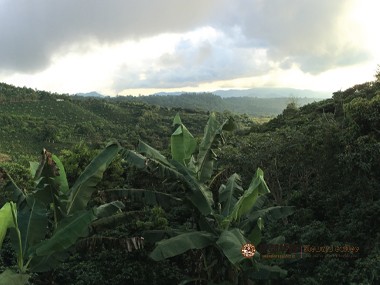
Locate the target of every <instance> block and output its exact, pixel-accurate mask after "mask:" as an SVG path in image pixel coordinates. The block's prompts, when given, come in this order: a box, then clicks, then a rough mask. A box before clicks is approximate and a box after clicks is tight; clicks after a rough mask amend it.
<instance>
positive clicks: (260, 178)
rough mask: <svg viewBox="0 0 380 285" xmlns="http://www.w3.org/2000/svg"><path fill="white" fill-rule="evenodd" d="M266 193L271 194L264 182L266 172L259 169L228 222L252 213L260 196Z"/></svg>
mask: <svg viewBox="0 0 380 285" xmlns="http://www.w3.org/2000/svg"><path fill="white" fill-rule="evenodd" d="M266 193H269V189H268V186H267V184H266V183H265V180H264V172H263V171H262V170H261V169H260V168H258V169H257V171H256V174H255V176H254V178H253V179H252V181H251V184H250V185H249V187H248V189H247V190H246V191H245V192H244V194H243V196H241V197H240V198H239V200H238V201H237V202H236V204H235V205H234V208H233V210H232V212H231V214H230V215H229V216H228V217H227V220H229V221H234V220H237V219H240V217H241V216H242V215H244V214H247V213H248V212H250V211H251V209H252V208H253V206H254V205H255V203H256V200H257V198H258V197H259V195H262V194H266Z"/></svg>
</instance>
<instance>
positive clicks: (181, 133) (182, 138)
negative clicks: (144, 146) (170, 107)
mask: <svg viewBox="0 0 380 285" xmlns="http://www.w3.org/2000/svg"><path fill="white" fill-rule="evenodd" d="M173 125H177V128H176V130H175V131H174V132H173V134H172V135H171V138H170V147H171V154H172V159H173V160H176V161H178V162H180V163H182V164H184V165H185V164H186V163H187V162H188V161H189V160H190V158H191V155H192V154H193V153H194V151H195V149H196V147H197V142H196V140H195V138H194V137H193V135H192V134H191V133H190V132H189V130H188V129H187V128H186V127H185V126H184V125H183V124H182V122H181V119H180V117H179V114H178V113H177V114H176V116H175V117H174V120H173Z"/></svg>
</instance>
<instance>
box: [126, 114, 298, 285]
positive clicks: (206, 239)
mask: <svg viewBox="0 0 380 285" xmlns="http://www.w3.org/2000/svg"><path fill="white" fill-rule="evenodd" d="M173 125H174V126H175V131H174V132H173V134H172V136H171V155H172V157H171V159H168V158H166V157H165V156H163V155H162V154H161V153H160V152H159V151H158V150H156V149H154V148H152V147H151V146H149V145H147V144H146V143H144V142H142V141H140V143H139V145H138V147H137V150H136V151H132V150H124V151H123V157H124V160H125V161H126V162H127V163H128V164H129V165H132V166H134V167H137V168H139V169H142V170H144V171H147V172H149V173H152V174H154V175H156V176H158V177H161V178H162V179H165V180H172V181H174V182H175V183H177V185H181V186H182V187H183V188H184V189H185V197H177V198H178V199H182V198H184V199H185V200H187V201H188V202H189V203H188V204H189V205H190V207H191V208H192V209H194V211H196V212H197V213H198V215H196V227H195V228H194V229H193V230H190V231H187V232H183V231H182V232H181V231H169V232H168V235H169V236H170V238H168V239H163V240H161V241H158V242H157V244H156V247H155V249H154V250H153V252H152V253H151V254H150V256H151V258H152V259H153V260H156V261H160V260H163V259H166V258H170V257H174V256H178V255H181V254H183V253H185V252H187V251H189V250H201V252H202V256H201V257H202V259H203V262H204V265H203V266H204V268H205V271H206V272H207V279H208V280H209V281H210V280H212V281H213V282H217V281H221V280H218V278H220V277H221V276H224V277H225V279H227V280H229V281H230V282H232V283H237V282H239V278H240V279H242V278H243V279H244V280H247V279H255V278H261V277H262V276H265V277H266V278H274V277H282V276H284V275H285V274H286V271H285V270H282V269H281V268H279V267H278V266H267V265H264V264H261V263H260V262H259V256H260V254H259V253H257V254H256V255H255V258H254V259H252V260H249V261H248V263H249V264H247V260H245V257H244V256H243V255H242V254H241V248H242V246H243V245H244V244H246V243H253V244H255V245H256V246H257V245H258V244H259V243H260V241H261V231H262V229H263V227H264V224H265V222H269V221H273V220H276V219H280V218H283V217H286V216H288V215H290V214H292V213H293V208H292V207H270V208H264V209H263V206H264V202H265V195H266V194H267V193H269V189H268V187H267V185H266V183H265V180H264V173H263V171H262V170H261V169H260V168H258V169H257V170H256V173H255V175H254V177H253V178H252V181H251V183H250V185H249V187H248V188H247V189H245V190H244V189H243V188H242V186H241V181H240V176H239V175H238V174H236V173H235V174H233V175H231V176H230V177H229V178H228V180H227V183H226V184H225V185H224V184H222V185H221V186H220V188H219V190H218V191H214V192H213V193H212V191H211V189H210V185H211V184H212V181H213V178H215V176H214V177H213V175H214V170H215V169H214V163H215V161H216V160H217V155H216V154H215V151H214V150H215V148H217V147H218V146H219V145H220V144H223V143H224V142H225V139H224V136H223V131H224V130H232V129H233V128H234V122H233V120H232V119H228V120H226V121H225V122H223V123H222V124H220V123H218V121H217V120H216V117H215V114H213V113H212V114H211V115H210V117H209V119H208V122H207V124H206V127H205V131H204V135H203V138H202V140H201V142H200V144H199V146H197V144H196V140H195V138H194V137H193V136H192V135H191V133H190V132H189V130H188V129H187V128H186V127H185V126H184V125H183V123H182V122H181V119H180V117H179V115H178V114H177V115H176V116H175V118H174V121H173ZM125 191H127V192H128V191H129V190H128V189H125ZM141 191H144V190H141ZM157 194H159V193H157ZM173 195H174V194H173ZM162 236H163V235H161V237H162ZM206 253H207V254H206ZM218 265H222V266H218ZM220 268H225V271H224V272H223V273H220V272H217V271H218V270H220ZM213 272H214V273H215V272H217V273H215V274H213ZM192 280H193V279H192Z"/></svg>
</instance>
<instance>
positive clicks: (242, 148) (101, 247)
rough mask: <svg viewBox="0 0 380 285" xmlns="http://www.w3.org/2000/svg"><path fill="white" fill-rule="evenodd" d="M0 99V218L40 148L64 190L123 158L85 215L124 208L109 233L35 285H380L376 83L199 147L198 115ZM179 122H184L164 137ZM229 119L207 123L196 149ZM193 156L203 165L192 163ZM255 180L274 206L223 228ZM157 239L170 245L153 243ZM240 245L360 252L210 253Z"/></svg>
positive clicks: (244, 124)
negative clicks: (107, 149)
mask: <svg viewBox="0 0 380 285" xmlns="http://www.w3.org/2000/svg"><path fill="white" fill-rule="evenodd" d="M0 94H1V96H0V98H1V99H0V120H1V124H0V131H1V132H2V133H1V137H0V153H1V155H0V166H1V167H2V169H3V171H2V172H0V187H1V188H2V189H3V190H2V191H3V192H2V193H1V195H0V198H1V200H0V203H1V205H0V207H1V206H3V205H4V203H5V202H6V201H7V199H6V197H9V196H6V195H5V194H7V193H8V194H9V191H8V190H7V189H9V188H5V190H7V191H6V192H4V187H6V185H9V184H7V183H9V180H7V177H8V174H9V175H10V176H12V177H13V181H15V183H16V184H17V185H18V186H19V189H26V190H25V191H27V193H30V195H33V193H35V192H34V191H35V190H36V188H35V187H41V185H42V184H36V183H34V182H33V178H32V177H31V176H30V174H29V170H28V167H29V166H28V164H27V163H26V161H27V160H36V157H35V154H36V153H38V152H39V151H40V150H41V149H42V147H45V148H47V149H48V150H51V151H54V152H56V153H57V154H58V156H59V157H60V159H61V160H62V163H63V165H64V166H65V169H66V176H67V180H68V185H75V181H77V180H78V179H80V177H81V175H83V173H86V170H85V169H86V168H85V167H86V165H88V164H89V163H90V162H91V160H93V158H94V157H96V156H97V155H101V153H102V152H100V151H99V149H104V146H105V143H107V142H108V141H109V140H110V139H112V138H114V139H117V140H118V141H119V142H120V144H121V146H122V147H123V149H124V151H122V152H120V154H119V155H117V156H116V157H115V159H114V160H113V162H112V163H110V164H109V166H108V168H107V170H106V171H104V174H103V180H102V181H101V182H100V183H98V185H97V187H96V190H94V192H93V195H92V197H91V199H90V200H89V202H88V205H87V208H86V209H87V210H90V209H93V208H94V207H99V206H101V205H104V204H107V203H110V202H113V201H116V200H120V201H121V202H122V203H123V204H124V205H125V208H124V209H122V210H121V209H120V210H119V212H118V213H117V215H116V216H115V217H111V218H106V219H107V221H106V222H104V221H103V222H102V223H96V221H94V224H93V225H92V226H91V228H90V229H91V231H90V232H89V236H87V238H82V239H80V240H79V241H78V242H77V243H76V245H75V246H72V247H70V248H69V251H68V255H67V256H66V257H67V258H65V259H62V262H60V264H59V266H58V267H56V268H55V269H54V270H50V271H47V272H45V273H33V274H32V276H31V277H32V278H31V282H32V283H33V284H52V283H53V282H55V283H56V284H126V283H128V284H179V283H180V281H181V280H189V282H192V283H190V284H195V283H196V282H198V283H197V284H207V283H206V282H205V281H201V280H205V279H207V280H209V281H210V280H212V281H213V282H214V284H215V283H217V284H221V283H222V282H223V281H226V282H234V281H235V282H237V283H238V284H252V283H247V282H248V281H247V278H248V279H252V280H254V283H253V284H377V283H379V282H380V265H379V256H380V247H379V245H380V234H379V230H378V229H379V228H380V219H379V217H380V193H379V189H380V81H379V80H377V81H375V82H369V83H364V84H360V85H356V86H354V87H352V88H349V89H347V90H345V91H339V92H336V93H334V95H333V97H332V98H331V99H327V100H323V101H320V102H314V103H312V104H308V105H305V106H302V107H299V106H297V104H295V103H294V102H290V104H288V105H287V107H286V108H285V109H284V110H283V111H282V113H281V114H279V115H278V116H277V117H275V118H273V119H272V120H270V121H269V122H267V123H264V124H257V123H255V120H254V118H251V117H249V116H247V115H233V120H234V123H235V125H237V129H235V130H234V131H230V132H225V131H224V132H223V135H221V134H222V133H221V132H216V133H215V134H217V136H215V137H214V139H212V140H206V141H208V143H207V144H206V143H205V139H204V137H203V139H202V134H203V127H204V126H205V125H206V122H207V118H208V117H209V114H208V113H207V112H205V111H193V110H184V109H180V108H173V106H170V107H171V108H166V107H159V106H151V105H147V104H145V103H143V102H138V101H134V102H131V100H129V99H130V98H129V99H126V100H121V98H117V99H116V100H114V101H113V100H109V99H84V100H75V99H74V98H72V97H68V96H65V95H56V94H50V93H47V92H40V91H36V90H32V89H27V88H15V87H12V86H9V85H6V84H1V89H0ZM29 96H30V97H29ZM205 96H206V97H207V96H211V95H205ZM164 97H165V96H163V98H164ZM206 97H205V98H206ZM56 99H63V100H64V101H57V100H56ZM213 99H215V98H213ZM213 99H212V100H213ZM216 99H217V98H216ZM217 100H218V99H217ZM151 103H152V102H151ZM154 104H157V103H154ZM157 105H159V104H157ZM204 105H206V102H204ZM32 106H33V108H32ZM58 109H60V110H58ZM199 109H201V108H199ZM178 111H179V112H180V115H181V120H179V118H176V119H175V122H174V125H172V121H173V117H174V116H175V114H176V113H177V112H178ZM230 115H231V113H230V112H224V113H218V114H217V115H216V117H215V120H214V121H213V122H214V123H209V124H208V127H207V128H206V129H205V132H204V134H205V137H207V135H206V134H208V133H209V132H210V129H213V130H214V131H217V130H219V129H220V128H221V126H223V124H222V123H221V122H224V121H225V120H226V119H228V118H229V117H230ZM182 122H183V124H182ZM230 122H231V119H230ZM213 124H215V126H216V127H215V128H212V127H210V125H213ZM185 125H186V127H184V126H185ZM227 125H229V124H227ZM227 125H226V126H227ZM208 129H209V130H208ZM228 129H230V128H228ZM51 130H54V131H51ZM190 133H192V134H193V135H194V138H195V139H191V138H190V136H189V135H188V134H190ZM179 134H182V135H183V136H182V139H180V140H179V137H178V135H179ZM170 135H173V136H172V137H171V138H170ZM184 137H185V138H186V139H185V140H184ZM181 140H182V142H181ZM139 141H140V142H139ZM185 141H186V143H185ZM225 142H226V144H224V143H225ZM181 145H182V146H184V145H187V147H180V146H181ZM205 145H207V146H208V147H207V148H205ZM175 146H176V147H175ZM173 147H175V148H174V150H173ZM205 149H207V151H202V150H205ZM157 150H159V151H160V152H158V151H157ZM202 153H207V156H203V155H202ZM191 154H196V155H195V156H194V158H196V159H195V160H192V159H190V155H191ZM201 157H204V158H206V157H207V159H206V160H205V162H206V161H207V163H200V162H199V161H198V159H199V158H201ZM202 165H208V167H210V168H209V169H212V170H214V171H206V169H208V168H202ZM258 168H260V169H262V170H263V171H264V173H265V181H266V184H267V185H268V188H269V189H270V191H271V193H270V194H267V195H265V196H264V195H262V196H260V197H259V198H257V200H255V201H254V202H255V203H256V204H255V206H254V207H251V208H250V209H251V211H250V212H244V213H241V216H240V218H239V219H238V220H233V219H227V220H225V219H226V217H228V216H229V215H230V214H231V213H232V212H234V211H232V212H231V211H230V210H231V209H233V207H232V206H233V205H236V204H235V203H236V201H237V200H238V199H239V197H240V198H241V197H242V196H239V195H241V193H242V192H241V191H243V189H247V190H246V192H249V189H251V185H252V183H251V182H252V181H254V179H253V180H252V176H254V177H256V179H259V178H260V177H261V176H260V171H259V172H256V170H257V169H258ZM200 169H203V171H201V170H200ZM5 171H6V173H8V174H5ZM194 171H195V172H194ZM194 173H198V174H199V175H195V174H194ZM201 173H203V175H200V174H201ZM234 173H239V174H240V176H237V175H236V174H234ZM255 173H256V176H255V175H254V174H255ZM7 181H8V182H7ZM257 181H258V180H257ZM44 184H48V183H44ZM36 185H37V186H36ZM38 185H39V186H38ZM263 190H265V189H264V188H262V189H261V191H263ZM199 191H200V192H199ZM202 191H204V192H202ZM257 191H258V190H257ZM198 192H199V193H208V196H207V195H206V196H204V197H203V198H202V196H199V195H198V196H197V194H196V193H198ZM227 193H230V194H231V193H235V194H236V195H235V196H231V195H227ZM239 193H240V194H239ZM216 194H219V197H218V195H216ZM247 195H248V194H247ZM226 197H230V199H229V198H226ZM232 197H234V198H233V199H232ZM186 201H188V202H186ZM209 202H210V203H209ZM232 202H233V203H232ZM218 203H220V207H219V206H218V205H219V204H218ZM226 203H227V204H228V205H230V207H227V208H226V205H227V204H226ZM241 203H242V202H241ZM257 203H258V204H257ZM251 206H252V205H251ZM53 209H54V208H49V209H47V210H49V211H51V210H53ZM227 209H229V210H227ZM268 209H272V210H268ZM276 209H277V210H276ZM280 209H283V210H280ZM286 209H288V210H286ZM290 209H291V210H290ZM209 210H211V212H209ZM236 211H237V212H239V211H238V210H235V212H234V213H237V212H236ZM271 211H272V212H271ZM287 211H288V212H287ZM293 211H294V213H293V214H291V215H289V214H290V213H291V212H293ZM66 213H67V211H66ZM210 213H212V214H210ZM52 216H54V215H52ZM53 221H54V219H53ZM223 221H224V222H223ZM246 221H247V222H246ZM51 225H54V223H52V224H51ZM252 230H253V231H252ZM258 230H260V231H258ZM251 231H252V232H251ZM249 233H252V235H250V234H249ZM259 233H260V234H259ZM141 236H144V237H145V245H144V249H140V250H134V251H131V250H129V247H130V245H131V244H130V242H131V238H132V237H141ZM242 236H243V237H244V238H242ZM164 237H166V238H168V239H166V240H163V241H161V242H159V241H160V240H161V239H162V238H164ZM258 237H260V238H258ZM47 238H52V237H51V236H47ZM12 239H13V237H12V235H9V236H7V237H6V238H5V240H4V244H3V249H2V250H1V258H0V272H2V271H4V270H5V269H6V268H7V267H9V266H13V265H14V264H17V260H20V259H19V258H18V257H17V256H18V255H17V254H16V253H15V252H14V251H13V249H12V242H11V241H12ZM244 239H245V241H247V240H249V241H251V242H253V243H255V245H257V246H258V249H260V245H270V244H288V245H295V246H298V247H297V248H300V246H307V245H310V246H316V247H320V246H330V247H332V246H334V247H335V248H337V247H339V246H341V247H344V246H348V247H354V248H358V249H359V252H358V253H349V254H345V255H343V254H337V255H335V256H334V255H332V254H328V253H323V254H318V255H317V254H313V253H307V252H306V253H305V252H304V253H303V255H302V256H301V255H300V254H299V252H297V253H296V254H295V256H294V257H293V258H277V259H276V258H274V259H264V258H261V259H257V258H258V256H256V259H254V260H242V261H241V260H240V261H239V260H238V259H239V258H241V255H240V254H237V255H234V254H236V252H235V251H234V252H232V251H228V250H227V249H226V250H218V248H219V249H221V248H223V246H224V244H225V243H224V241H225V240H229V242H228V243H227V245H228V246H226V247H225V248H227V247H230V248H235V249H237V248H238V247H239V246H237V245H238V244H239V242H240V244H239V245H241V244H242V243H244V242H243V240H244ZM47 240H49V239H47ZM238 240H239V242H237V241H238ZM155 242H158V243H157V244H156V243H155ZM260 242H261V243H260ZM176 243H179V245H176ZM128 244H129V246H128ZM184 248H185V249H186V248H187V249H190V250H187V251H186V250H183V249H184ZM304 248H305V247H304ZM261 249H262V248H261ZM261 249H260V250H261ZM158 250H159V251H158ZM158 252H160V253H158ZM264 253H265V249H262V252H261V254H262V255H263V256H264ZM234 258H236V259H234ZM155 260H161V261H159V262H156V261H155ZM231 260H232V262H231ZM251 261H253V264H251V263H250V262H251ZM256 261H257V263H256ZM235 262H236V263H235ZM23 265H25V263H23ZM21 269H22V268H20V267H19V270H20V271H22V270H21ZM260 270H261V271H260ZM147 271H149V272H150V274H147V273H146V272H147ZM28 272H29V273H30V272H32V271H28ZM190 280H192V281H190ZM195 280H197V281H195ZM224 284H230V283H224Z"/></svg>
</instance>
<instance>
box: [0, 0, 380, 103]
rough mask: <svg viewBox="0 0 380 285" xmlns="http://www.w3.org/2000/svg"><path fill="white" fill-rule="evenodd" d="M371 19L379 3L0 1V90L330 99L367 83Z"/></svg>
mask: <svg viewBox="0 0 380 285" xmlns="http://www.w3.org/2000/svg"><path fill="white" fill-rule="evenodd" d="M379 11H380V1H378V0H191V1H189V0H108V1H105V0H64V1H63V0H0V82H6V83H9V84H13V85H16V86H27V87H31V88H37V89H42V90H48V91H52V92H58V93H78V92H89V91H94V90H96V91H98V92H100V93H103V94H107V95H116V94H133V95H137V94H152V93H154V92H158V91H212V90H217V89H234V88H236V89H243V88H252V87H266V86H267V87H293V88H301V89H312V90H321V91H331V92H334V91H337V90H340V89H344V88H347V87H350V86H352V85H354V84H357V83H362V82H366V81H371V80H373V79H374V77H373V75H374V73H375V71H376V68H377V65H378V64H380V36H379V32H378V27H379V26H380V17H378V12H379Z"/></svg>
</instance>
